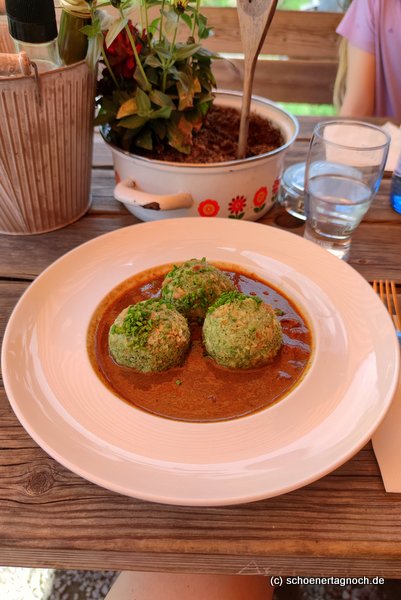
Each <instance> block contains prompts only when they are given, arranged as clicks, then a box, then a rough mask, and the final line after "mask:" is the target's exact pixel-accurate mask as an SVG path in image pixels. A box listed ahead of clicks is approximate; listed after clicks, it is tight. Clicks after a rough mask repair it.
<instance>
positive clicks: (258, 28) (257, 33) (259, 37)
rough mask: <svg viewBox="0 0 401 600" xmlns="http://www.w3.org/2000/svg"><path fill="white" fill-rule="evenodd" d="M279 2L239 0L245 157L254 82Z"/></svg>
mask: <svg viewBox="0 0 401 600" xmlns="http://www.w3.org/2000/svg"><path fill="white" fill-rule="evenodd" d="M276 6H277V0H238V1H237V11H238V18H239V24H240V32H241V39H242V45H243V50H244V82H243V98H242V108H241V121H240V131H239V139H238V152H237V157H238V158H244V156H245V153H246V146H247V139H248V128H249V112H250V106H251V96H252V84H253V77H254V74H255V67H256V62H257V59H258V56H259V52H260V50H261V48H262V46H263V42H264V40H265V37H266V34H267V32H268V30H269V27H270V23H271V21H272V19H273V16H274V13H275V10H276Z"/></svg>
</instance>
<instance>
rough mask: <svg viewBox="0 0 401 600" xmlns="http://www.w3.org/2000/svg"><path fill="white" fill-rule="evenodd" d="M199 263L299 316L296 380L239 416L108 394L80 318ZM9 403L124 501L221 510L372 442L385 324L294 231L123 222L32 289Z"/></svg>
mask: <svg viewBox="0 0 401 600" xmlns="http://www.w3.org/2000/svg"><path fill="white" fill-rule="evenodd" d="M202 256H206V257H207V258H208V259H209V260H211V261H213V260H217V261H224V262H229V263H235V264H238V265H241V266H243V267H244V268H246V269H247V270H250V271H253V272H255V273H257V274H258V275H261V276H262V277H264V278H265V279H266V280H267V281H270V282H271V283H273V284H274V285H276V286H279V287H281V288H282V289H283V290H284V292H285V293H286V294H287V295H289V296H290V297H292V298H293V299H294V300H295V301H296V302H297V303H298V305H299V306H300V307H301V308H302V309H303V311H304V312H305V313H306V314H307V316H308V318H309V320H310V323H311V325H312V329H313V335H314V342H315V349H314V356H313V362H312V366H311V367H310V369H309V371H308V373H307V375H306V377H305V378H304V379H303V381H302V382H301V383H300V384H299V385H298V386H297V387H296V388H295V389H294V390H293V391H292V392H291V393H290V394H289V395H288V396H287V397H286V398H285V399H283V400H282V401H280V402H279V403H277V404H276V405H274V406H272V407H270V408H268V409H266V410H264V411H261V412H259V413H256V414H254V415H250V416H247V417H244V418H241V419H237V420H232V421H226V422H220V423H210V424H196V423H185V422H178V421H172V420H167V419H163V418H160V417H156V416H152V415H150V414H147V413H145V412H143V411H141V410H139V409H135V408H133V407H131V406H129V405H127V404H126V403H124V402H123V401H121V400H120V399H119V398H117V397H115V396H114V395H113V394H112V393H111V392H110V391H109V390H108V389H106V388H105V386H104V385H103V384H102V383H101V381H100V380H99V379H98V377H97V376H96V374H95V373H94V371H93V369H92V367H91V365H90V362H89V358H88V354H87V349H86V335H87V326H88V322H89V320H90V318H91V316H92V314H93V312H94V310H95V308H96V306H97V305H98V304H99V302H100V301H101V300H102V299H103V298H104V296H105V295H106V294H107V293H108V292H109V291H110V290H111V289H112V288H114V287H115V286H116V285H117V284H119V283H120V282H121V281H123V280H124V279H126V278H128V277H130V276H132V275H133V274H135V273H136V272H140V271H142V270H144V269H147V268H150V267H152V266H155V265H160V264H165V263H169V262H175V261H177V262H178V261H183V260H185V259H188V258H192V257H202ZM2 366H3V375H4V383H5V386H6V391H7V394H8V397H9V400H10V403H11V405H12V407H13V409H14V411H15V413H16V415H17V417H18V418H19V420H20V422H21V423H22V425H23V426H24V427H25V429H26V430H27V432H28V433H29V434H30V435H31V436H32V437H33V439H34V440H35V441H36V442H37V443H38V444H39V445H40V446H41V447H42V448H43V449H44V450H45V451H46V452H48V453H49V454H50V455H51V456H52V457H54V458H55V459H56V460H58V461H59V462H60V463H62V464H63V465H65V466H66V467H68V468H69V469H71V470H72V471H74V472H75V473H77V474H79V475H81V476H82V477H84V478H86V479H88V480H90V481H92V482H94V483H97V484H98V485H101V486H104V487H106V488H109V489H111V490H114V491H116V492H120V493H122V494H126V495H129V496H134V497H139V498H143V499H148V500H153V501H157V502H165V503H172V504H183V505H209V506H213V505H224V504H234V503H242V502H248V501H252V500H257V499H261V498H267V497H271V496H275V495H278V494H283V493H285V492H288V491H290V490H293V489H296V488H299V487H301V486H303V485H305V484H307V483H309V482H311V481H314V480H316V479H318V478H319V477H321V476H323V475H325V474H326V473H328V472H330V471H331V470H333V469H334V468H336V467H337V466H339V465H340V464H341V463H343V462H345V461H346V460H347V459H348V458H350V457H351V456H352V455H353V454H354V453H355V452H356V451H357V450H359V448H361V447H362V446H363V445H364V444H365V443H366V442H367V441H368V439H369V438H370V437H371V435H372V433H373V431H374V430H375V428H376V427H377V425H378V424H379V423H380V421H381V420H382V418H383V416H384V415H385V413H386V411H387V408H388V407H389V405H390V402H391V398H392V394H393V391H394V389H395V384H396V381H397V376H398V369H399V349H398V342H397V339H396V336H395V332H394V328H393V325H392V323H391V320H390V318H389V316H388V314H387V312H386V310H385V308H384V306H383V305H382V303H381V302H380V300H379V299H378V298H377V297H376V295H375V294H374V293H373V291H372V290H371V288H370V286H369V284H368V283H367V282H365V280H364V279H363V278H362V277H360V276H359V275H358V274H357V273H356V272H355V271H354V270H353V269H352V268H351V267H350V266H349V265H347V264H345V263H344V262H342V261H340V260H338V259H337V258H335V257H333V256H332V255H331V254H329V253H328V252H326V251H325V250H323V249H321V248H319V247H318V246H315V245H313V244H312V243H311V242H308V241H306V240H304V239H302V238H300V237H298V236H296V235H294V234H290V233H287V232H285V231H281V230H279V229H273V228H270V227H266V226H264V225H259V224H255V223H250V222H240V221H234V220H228V219H227V220H220V219H219V220H214V219H211V220H208V219H199V218H185V219H172V220H169V221H160V222H153V223H144V224H140V225H134V226H132V227H127V228H125V229H120V230H117V231H114V232H112V233H109V234H106V235H104V236H101V237H98V238H96V239H94V240H92V241H90V242H88V243H86V244H84V245H82V246H80V247H78V248H76V249H75V250H73V251H72V252H70V253H68V254H66V255H65V256H63V257H62V258H61V259H59V260H58V261H57V262H55V263H54V264H53V265H51V266H50V267H49V268H48V269H47V270H46V271H45V272H44V273H43V274H42V275H41V276H39V277H38V278H37V279H36V281H35V282H34V283H33V284H32V285H31V286H30V287H29V289H28V290H27V292H26V293H25V294H24V295H23V296H22V298H21V299H20V301H19V303H18V304H17V306H16V308H15V310H14V312H13V314H12V316H11V318H10V321H9V323H8V326H7V330H6V334H5V338H4V345H3V355H2Z"/></svg>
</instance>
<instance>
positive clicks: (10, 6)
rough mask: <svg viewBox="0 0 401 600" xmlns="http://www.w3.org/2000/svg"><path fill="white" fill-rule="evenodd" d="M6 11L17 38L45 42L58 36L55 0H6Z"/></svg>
mask: <svg viewBox="0 0 401 600" xmlns="http://www.w3.org/2000/svg"><path fill="white" fill-rule="evenodd" d="M6 13H7V17H8V30H9V32H10V35H11V37H12V38H14V39H15V40H19V41H21V42H28V43H31V44H43V43H46V42H51V41H52V40H54V39H55V38H56V37H57V23H56V13H55V10H54V2H53V0H6Z"/></svg>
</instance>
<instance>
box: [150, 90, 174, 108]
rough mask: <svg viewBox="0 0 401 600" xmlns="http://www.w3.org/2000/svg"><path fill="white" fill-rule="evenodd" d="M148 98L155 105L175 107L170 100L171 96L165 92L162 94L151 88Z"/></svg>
mask: <svg viewBox="0 0 401 600" xmlns="http://www.w3.org/2000/svg"><path fill="white" fill-rule="evenodd" d="M149 98H150V100H151V102H153V104H157V106H171V108H175V104H174V102H173V101H172V99H171V97H170V96H168V95H167V94H163V92H160V91H159V90H152V91H151V92H150V94H149Z"/></svg>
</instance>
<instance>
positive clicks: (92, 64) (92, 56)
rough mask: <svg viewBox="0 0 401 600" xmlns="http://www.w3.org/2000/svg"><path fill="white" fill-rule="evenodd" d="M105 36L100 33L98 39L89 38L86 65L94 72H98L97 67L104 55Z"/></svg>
mask: <svg viewBox="0 0 401 600" xmlns="http://www.w3.org/2000/svg"><path fill="white" fill-rule="evenodd" d="M102 48H103V34H102V33H98V34H97V35H96V37H92V38H89V40H88V51H87V53H86V64H87V65H88V66H89V68H90V69H91V70H92V71H95V70H96V65H97V63H98V60H99V58H100V56H101V54H102Z"/></svg>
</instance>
